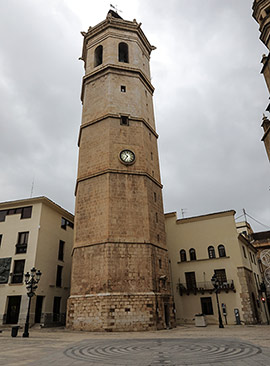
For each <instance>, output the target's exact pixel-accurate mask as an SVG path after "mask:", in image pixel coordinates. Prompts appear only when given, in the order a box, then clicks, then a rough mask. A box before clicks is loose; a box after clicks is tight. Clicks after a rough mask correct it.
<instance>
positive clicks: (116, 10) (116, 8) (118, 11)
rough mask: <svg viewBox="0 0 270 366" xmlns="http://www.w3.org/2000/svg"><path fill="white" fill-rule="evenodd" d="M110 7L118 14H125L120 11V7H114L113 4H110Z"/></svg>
mask: <svg viewBox="0 0 270 366" xmlns="http://www.w3.org/2000/svg"><path fill="white" fill-rule="evenodd" d="M110 7H111V8H112V9H113V10H114V11H115V12H116V13H117V14H118V13H123V12H122V10H119V9H118V5H116V4H115V6H114V5H112V4H110Z"/></svg>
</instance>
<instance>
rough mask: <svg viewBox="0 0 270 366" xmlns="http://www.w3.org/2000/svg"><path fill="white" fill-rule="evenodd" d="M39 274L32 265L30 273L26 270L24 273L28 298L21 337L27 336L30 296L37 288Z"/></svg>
mask: <svg viewBox="0 0 270 366" xmlns="http://www.w3.org/2000/svg"><path fill="white" fill-rule="evenodd" d="M40 276H41V272H40V270H38V271H37V270H36V269H35V267H33V268H32V269H31V271H30V273H29V272H27V273H25V275H24V278H25V284H26V289H27V296H28V298H29V300H28V310H27V315H26V321H25V326H24V332H23V337H29V332H28V329H29V316H30V307H31V300H32V297H33V296H34V295H35V291H36V289H37V284H38V283H39V280H40Z"/></svg>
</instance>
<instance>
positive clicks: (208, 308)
mask: <svg viewBox="0 0 270 366" xmlns="http://www.w3.org/2000/svg"><path fill="white" fill-rule="evenodd" d="M201 307H202V313H203V314H204V315H213V314H214V312H213V305H212V298H211V297H201Z"/></svg>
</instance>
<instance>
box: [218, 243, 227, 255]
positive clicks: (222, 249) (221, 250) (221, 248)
mask: <svg viewBox="0 0 270 366" xmlns="http://www.w3.org/2000/svg"><path fill="white" fill-rule="evenodd" d="M218 255H219V256H220V257H226V250H225V247H224V245H222V244H220V245H219V246H218Z"/></svg>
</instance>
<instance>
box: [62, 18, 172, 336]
mask: <svg viewBox="0 0 270 366" xmlns="http://www.w3.org/2000/svg"><path fill="white" fill-rule="evenodd" d="M82 35H83V37H84V42H83V52H82V60H83V61H84V65H85V76H84V78H83V84H82V103H83V112H82V123H81V128H80V135H79V162H78V177H77V186H76V209H75V242H74V249H73V258H72V275H71V278H72V280H71V295H70V298H69V302H68V303H69V306H68V321H67V326H68V327H69V328H71V329H76V330H89V331H138V330H151V329H162V328H166V327H170V326H172V324H173V320H174V316H173V308H172V297H171V288H170V274H169V266H168V252H167V246H166V238H165V223H164V212H163V201H162V191H161V189H162V185H161V182H160V171H159V158H158V150H157V138H158V135H157V133H156V130H155V120H154V111H153V100H152V96H153V92H154V88H153V86H152V84H151V78H150V68H149V61H150V54H151V51H152V50H153V49H154V48H155V47H153V46H152V45H151V44H150V43H149V41H148V40H147V38H146V36H145V34H144V33H143V31H142V29H141V24H138V23H137V21H136V20H133V21H127V20H123V19H122V18H121V17H120V16H119V15H118V14H117V13H115V12H113V11H109V13H108V15H107V18H106V19H105V20H104V21H103V22H101V23H99V24H97V25H96V26H94V27H90V28H89V30H88V32H82Z"/></svg>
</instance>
